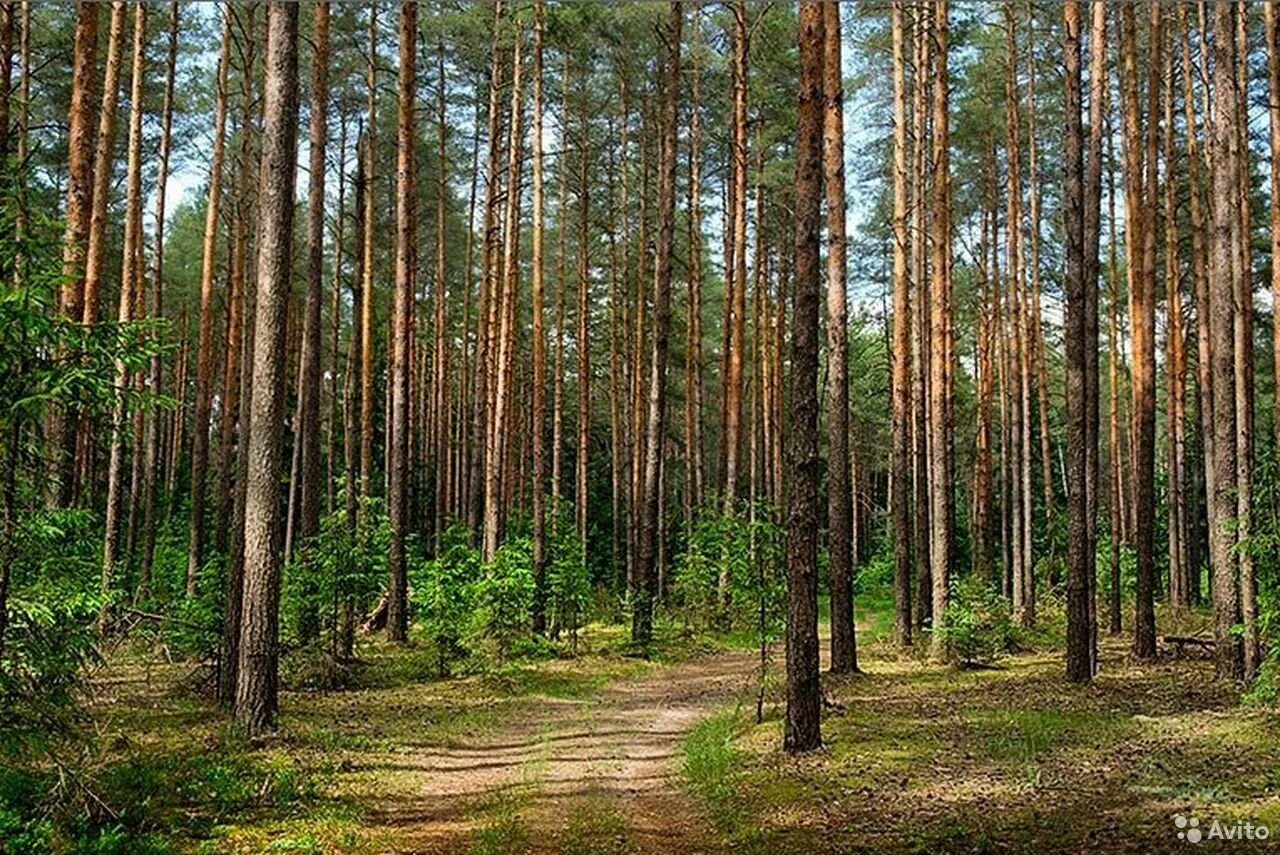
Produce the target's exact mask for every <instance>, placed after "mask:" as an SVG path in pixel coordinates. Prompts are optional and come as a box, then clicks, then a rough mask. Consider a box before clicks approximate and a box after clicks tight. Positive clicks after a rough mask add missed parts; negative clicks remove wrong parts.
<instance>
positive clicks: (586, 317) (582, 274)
mask: <svg viewBox="0 0 1280 855" xmlns="http://www.w3.org/2000/svg"><path fill="white" fill-rule="evenodd" d="M580 119H581V122H580V125H579V127H578V153H579V157H580V159H579V172H578V311H577V318H578V330H577V336H576V339H575V342H574V343H575V345H576V346H577V350H578V448H577V453H576V454H575V463H576V468H577V478H576V481H575V487H574V505H575V509H576V511H577V524H578V540H579V543H580V546H581V549H582V567H583V569H584V570H585V569H586V568H587V556H588V555H589V552H588V544H587V534H588V515H589V509H588V501H587V499H588V496H587V492H588V491H587V471H588V470H587V462H588V453H589V451H590V448H589V446H590V444H591V338H590V328H591V315H590V313H591V293H590V292H591V259H590V258H589V257H588V256H589V253H590V244H589V243H588V238H589V235H588V231H587V229H588V226H589V225H590V216H591V197H590V193H589V188H590V184H589V172H588V170H589V169H590V162H591V158H590V140H589V139H588V133H589V131H590V125H589V123H588V120H587V111H586V110H583V111H582V115H581V116H580Z"/></svg>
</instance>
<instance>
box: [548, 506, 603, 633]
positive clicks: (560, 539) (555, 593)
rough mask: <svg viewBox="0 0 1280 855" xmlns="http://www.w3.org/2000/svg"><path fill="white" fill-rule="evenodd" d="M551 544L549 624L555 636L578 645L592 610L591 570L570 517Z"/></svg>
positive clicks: (561, 526)
mask: <svg viewBox="0 0 1280 855" xmlns="http://www.w3.org/2000/svg"><path fill="white" fill-rule="evenodd" d="M549 540H550V543H549V547H550V548H549V549H548V550H547V621H548V624H549V625H550V626H551V627H552V632H553V633H554V634H559V633H561V632H567V633H568V634H569V638H570V641H571V642H572V643H573V644H575V645H576V644H577V641H578V630H579V629H580V628H581V627H582V625H583V624H584V623H585V622H586V616H587V613H588V611H589V610H590V608H591V595H592V586H591V570H590V568H589V567H588V566H586V564H585V562H584V561H583V554H582V541H581V540H579V539H578V533H577V530H576V529H575V527H574V526H573V522H572V520H570V519H569V518H568V517H567V515H565V516H564V517H563V518H562V519H561V523H560V525H559V526H557V527H556V534H555V535H554V536H553V537H551V538H549Z"/></svg>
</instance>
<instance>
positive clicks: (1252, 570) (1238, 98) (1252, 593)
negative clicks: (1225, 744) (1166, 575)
mask: <svg viewBox="0 0 1280 855" xmlns="http://www.w3.org/2000/svg"><path fill="white" fill-rule="evenodd" d="M1235 20H1236V50H1237V51H1238V53H1239V59H1238V60H1237V63H1236V66H1235V87H1236V91H1235V97H1234V107H1235V116H1234V119H1233V124H1234V126H1235V130H1236V134H1237V138H1238V139H1237V148H1236V153H1235V156H1234V159H1235V177H1236V182H1237V184H1236V186H1237V188H1238V192H1239V194H1240V201H1239V208H1238V210H1239V212H1240V213H1239V216H1238V217H1237V218H1236V219H1235V221H1234V224H1233V225H1234V228H1235V232H1234V239H1235V245H1236V252H1237V254H1238V255H1239V260H1238V262H1237V264H1238V265H1239V269H1238V271H1237V275H1236V280H1235V283H1236V288H1235V319H1234V320H1235V325H1234V332H1235V339H1234V350H1235V375H1236V542H1237V544H1238V548H1237V550H1236V554H1237V556H1238V560H1239V562H1240V621H1241V623H1242V624H1243V625H1244V634H1243V637H1242V643H1243V646H1244V653H1243V658H1244V677H1245V679H1246V680H1252V679H1253V678H1254V676H1255V675H1256V674H1257V672H1258V668H1259V667H1261V665H1262V649H1261V643H1260V640H1259V638H1258V578H1257V569H1256V567H1255V566H1254V556H1253V552H1252V549H1253V547H1254V543H1253V466H1254V459H1253V456H1254V455H1253V442H1254V441H1253V436H1254V369H1253V345H1254V342H1253V245H1252V236H1253V228H1252V211H1251V206H1250V197H1251V193H1250V172H1249V155H1250V152H1249V99H1248V94H1249V80H1248V76H1249V70H1248V61H1249V10H1248V7H1247V6H1243V5H1237V7H1236V17H1235Z"/></svg>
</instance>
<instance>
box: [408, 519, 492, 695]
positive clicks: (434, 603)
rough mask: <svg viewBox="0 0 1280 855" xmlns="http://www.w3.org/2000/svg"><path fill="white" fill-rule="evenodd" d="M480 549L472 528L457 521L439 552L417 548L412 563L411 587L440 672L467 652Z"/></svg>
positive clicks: (441, 542)
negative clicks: (427, 553)
mask: <svg viewBox="0 0 1280 855" xmlns="http://www.w3.org/2000/svg"><path fill="white" fill-rule="evenodd" d="M480 571H481V559H480V551H479V550H478V549H476V548H475V547H473V546H472V545H471V532H470V531H469V530H468V529H467V528H466V527H465V526H463V525H460V524H455V525H453V526H450V527H449V529H448V530H446V531H445V532H444V534H443V535H442V536H441V539H440V550H439V554H438V555H437V556H436V557H435V558H433V559H431V560H427V559H425V558H424V557H423V556H422V554H421V552H415V553H414V555H413V557H412V560H411V561H410V564H409V587H410V589H411V591H412V602H413V606H414V611H415V613H416V614H417V616H418V619H419V620H420V621H421V622H422V626H423V629H425V630H426V634H427V637H428V638H429V639H430V640H431V643H432V644H433V645H434V646H435V648H436V655H437V669H438V671H439V673H440V675H441V676H444V675H446V674H447V673H448V670H449V664H450V663H451V662H454V661H456V660H457V659H459V658H460V657H462V656H463V655H465V653H466V648H465V647H464V645H463V642H464V640H465V638H466V634H467V629H468V625H469V621H470V618H471V612H472V607H473V599H474V591H473V587H472V586H473V583H475V581H476V580H477V579H479V578H480V575H481V572H480Z"/></svg>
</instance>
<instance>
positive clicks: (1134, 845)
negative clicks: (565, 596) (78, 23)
mask: <svg viewBox="0 0 1280 855" xmlns="http://www.w3.org/2000/svg"><path fill="white" fill-rule="evenodd" d="M861 623H865V631H864V633H863V635H862V637H863V639H864V640H865V641H866V642H867V643H865V644H863V647H862V651H861V653H862V666H863V668H864V670H865V671H866V673H865V674H864V675H862V676H858V677H853V678H841V679H826V680H825V684H824V691H825V693H826V696H827V699H828V700H829V701H831V702H832V704H831V706H830V708H829V709H828V712H827V714H826V716H825V718H824V722H823V734H824V738H825V741H826V744H825V747H824V748H823V749H822V750H821V751H819V752H816V753H814V754H812V755H809V756H806V757H802V758H788V757H785V756H784V755H782V754H781V752H780V751H779V744H780V741H781V739H780V735H781V723H780V715H781V702H782V688H783V687H782V685H781V678H780V674H779V673H778V672H779V671H780V668H781V654H780V652H776V653H775V655H774V657H773V659H774V662H773V667H774V671H773V672H772V673H771V674H770V676H769V678H768V680H767V681H766V688H767V702H766V706H765V710H766V720H765V722H764V723H763V724H760V725H756V724H754V721H753V720H752V717H751V716H750V714H749V713H750V712H751V711H752V710H751V709H748V708H749V707H751V708H753V707H754V703H753V700H754V698H753V695H754V688H755V684H756V676H755V673H756V672H755V669H756V660H755V658H754V655H753V654H751V653H749V652H745V651H741V650H724V649H720V650H718V651H716V650H714V649H710V648H704V647H703V646H701V645H700V646H697V647H696V649H693V650H684V651H681V653H680V655H674V656H668V657H666V661H662V662H660V663H646V662H639V661H636V660H634V659H629V658H626V657H623V656H620V655H618V653H617V645H616V639H612V637H611V635H610V633H612V630H603V631H602V633H601V637H603V638H605V641H604V642H602V643H600V644H598V645H597V646H596V647H594V648H590V647H588V648H586V649H587V652H585V653H584V654H583V655H581V656H579V657H577V658H573V659H560V660H547V661H543V662H537V663H515V664H512V665H510V666H508V667H505V668H502V669H500V670H499V671H498V672H497V673H491V674H488V675H485V676H477V677H468V678H462V679H452V680H426V681H423V680H419V679H407V678H406V679H399V678H395V679H392V678H390V677H388V676H387V675H394V674H399V673H405V674H408V673H416V668H415V667H412V666H410V667H407V668H402V667H401V666H404V665H405V662H408V661H409V660H411V659H413V658H414V657H420V656H421V655H422V653H421V651H420V650H419V651H415V650H413V649H410V650H408V651H393V650H391V649H389V648H385V647H382V646H380V645H376V644H374V645H371V646H370V647H369V648H368V649H367V650H366V654H367V655H368V657H369V658H370V660H371V661H373V662H374V663H375V664H374V667H375V668H377V669H379V670H378V673H379V674H381V675H382V676H380V677H379V678H378V679H377V680H375V681H373V683H372V684H371V685H368V686H367V687H365V688H361V689H355V690H349V691H343V692H336V693H329V694H325V693H318V692H289V693H286V694H285V695H284V696H283V698H282V711H283V717H282V722H281V729H280V731H279V732H278V733H277V734H276V735H274V736H272V737H270V738H268V739H265V740H262V741H259V742H257V743H254V744H246V743H245V742H243V741H242V740H240V739H239V738H238V737H237V736H236V734H235V733H234V731H233V730H232V729H231V728H230V727H229V726H228V725H227V722H226V718H225V717H224V716H223V715H222V714H221V713H220V712H219V711H218V710H216V709H215V708H214V707H213V705H212V704H210V703H208V702H205V701H202V700H197V699H193V698H192V697H191V696H190V694H189V693H184V692H183V691H181V690H178V689H176V688H175V687H176V686H177V685H178V683H179V682H180V678H181V675H182V672H181V670H180V669H179V668H178V667H177V666H168V665H164V666H150V667H145V668H144V667H141V666H139V665H137V664H136V663H135V664H132V665H125V664H120V665H116V666H114V667H112V668H111V669H109V670H108V671H107V672H106V673H104V674H103V675H101V679H100V680H98V681H97V682H96V683H95V700H94V702H93V704H92V705H91V708H92V711H93V716H94V722H95V725H96V727H97V728H98V731H99V732H100V733H101V734H102V736H103V741H104V743H105V744H106V745H108V746H109V747H108V749H107V752H108V754H109V755H111V756H112V757H114V759H115V760H116V761H125V762H126V763H135V764H138V766H137V768H139V769H143V770H145V769H146V768H147V767H146V766H145V764H146V763H148V762H150V763H153V764H161V763H163V764H168V765H167V766H164V769H165V770H167V771H166V772H165V774H168V775H169V776H170V777H169V778H168V779H166V778H163V777H162V778H159V779H157V782H156V786H155V787H153V789H154V790H155V791H156V792H157V797H159V795H160V794H161V793H163V792H164V790H165V789H166V785H165V784H164V781H165V780H173V781H175V782H177V783H176V784H175V785H174V786H172V787H169V789H172V790H173V791H174V792H173V793H171V794H169V796H168V798H169V800H170V802H171V804H169V803H166V805H167V806H166V808H165V811H166V812H165V813H161V814H159V815H160V816H162V817H164V818H163V819H162V820H161V827H160V828H158V829H157V830H158V831H160V832H161V833H163V834H165V835H166V836H167V837H169V838H170V839H171V840H172V842H173V846H174V848H175V849H176V851H178V852H189V853H218V855H222V853H260V852H307V853H350V855H374V853H380V855H381V853H386V855H392V854H393V853H394V855H410V853H437V852H438V853H452V852H459V853H503V855H516V853H525V852H528V853H542V852H557V853H567V854H568V855H597V854H598V855H624V853H649V852H655V853H656V852H662V853H684V852H707V853H710V852H730V851H731V852H733V853H735V855H749V853H756V852H758V853H799V852H818V853H826V852H832V853H834V852H888V853H895V852H902V853H913V852H919V853H951V852H955V853H959V852H965V853H975V852H976V853H983V852H992V853H1022V852H1026V853H1057V852H1061V853H1067V852H1072V853H1076V852H1082V851H1089V852H1107V853H1110V852H1134V853H1138V852H1144V853H1145V852H1155V853H1161V852H1167V851H1169V852H1171V851H1177V849H1178V847H1179V846H1182V845H1185V844H1183V843H1182V841H1179V840H1178V839H1177V836H1176V835H1177V831H1176V828H1175V827H1174V825H1173V821H1172V817H1173V815H1174V814H1177V813H1182V814H1185V815H1188V816H1190V815H1195V816H1197V817H1199V818H1200V821H1201V823H1202V824H1203V825H1204V826H1205V827H1206V828H1208V826H1209V824H1210V823H1211V822H1212V820H1213V819H1215V818H1216V819H1218V820H1220V821H1222V822H1223V823H1227V822H1228V821H1230V822H1231V823H1232V824H1234V822H1235V820H1237V819H1239V820H1250V821H1252V822H1254V823H1255V824H1256V823H1259V822H1261V823H1265V824H1267V825H1269V826H1270V827H1272V828H1275V829H1277V832H1280V796H1277V792H1278V790H1280V718H1278V717H1277V715H1276V713H1275V712H1274V711H1266V710H1260V709H1251V708H1248V707H1241V706H1240V704H1239V696H1238V691H1237V689H1236V688H1235V687H1232V686H1229V685H1224V684H1221V683H1218V682H1215V681H1214V680H1213V679H1212V665H1211V663H1209V662H1207V661H1197V660H1177V659H1171V658H1166V659H1162V660H1161V661H1159V662H1157V663H1154V664H1143V665H1138V664H1136V663H1132V662H1131V661H1129V659H1128V655H1127V641H1126V640H1122V639H1114V640H1112V639H1106V640H1104V645H1103V660H1102V671H1101V674H1100V675H1099V678H1098V680H1097V681H1096V682H1095V684H1094V685H1093V686H1090V687H1086V688H1081V687H1076V686H1072V685H1070V684H1068V683H1066V681H1065V680H1064V679H1063V676H1062V657H1061V653H1060V652H1044V653H1036V654H1028V655H1022V656H1016V657H1011V658H1008V659H1004V660H1002V661H1001V663H1000V666H999V667H997V668H991V669H984V670H961V669H957V668H954V667H949V666H941V665H933V664H928V663H924V662H921V661H918V660H916V659H914V658H911V657H908V656H903V655H901V654H898V653H897V652H896V651H894V650H892V649H891V647H890V646H889V645H887V644H886V643H884V642H883V641H880V640H877V639H878V638H881V637H882V636H883V629H884V627H885V626H886V620H885V616H884V614H881V613H878V612H877V611H865V610H864V611H863V612H862V614H861V615H860V624H861ZM402 659H403V660H404V662H402V661H401V660H402ZM398 669H399V670H398ZM155 758H168V759H165V760H155ZM169 818H171V820H172V821H169ZM1242 845H1243V846H1248V845H1253V846H1257V847H1259V848H1258V851H1263V849H1264V848H1265V846H1266V844H1257V843H1250V842H1247V841H1246V842H1245V843H1244V844H1242ZM1242 851H1243V850H1242Z"/></svg>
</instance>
